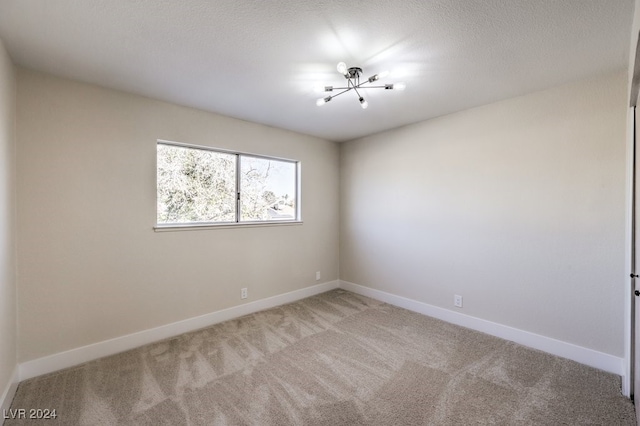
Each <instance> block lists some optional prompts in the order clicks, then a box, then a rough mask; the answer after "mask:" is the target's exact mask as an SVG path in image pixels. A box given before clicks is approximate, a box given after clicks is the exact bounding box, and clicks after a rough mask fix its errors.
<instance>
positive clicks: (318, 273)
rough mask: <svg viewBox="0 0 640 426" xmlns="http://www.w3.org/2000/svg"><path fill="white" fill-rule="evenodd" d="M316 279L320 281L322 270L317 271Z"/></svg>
mask: <svg viewBox="0 0 640 426" xmlns="http://www.w3.org/2000/svg"><path fill="white" fill-rule="evenodd" d="M316 281H320V271H318V272H316Z"/></svg>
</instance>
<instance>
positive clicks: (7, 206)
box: [0, 41, 17, 402]
mask: <svg viewBox="0 0 640 426" xmlns="http://www.w3.org/2000/svg"><path fill="white" fill-rule="evenodd" d="M15 110H16V82H15V74H14V68H13V64H12V62H11V59H10V58H9V55H8V54H7V52H6V50H5V49H4V45H3V44H2V41H0V397H1V396H2V394H3V393H4V391H5V389H6V388H7V386H8V384H9V382H10V380H11V375H12V374H13V371H14V369H15V367H16V342H17V336H16V333H17V328H16V273H15V272H16V268H15V265H16V262H15V247H16V244H15V209H16V202H15V167H14V164H15V113H16V111H15ZM0 402H2V401H0Z"/></svg>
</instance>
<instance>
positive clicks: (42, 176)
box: [17, 69, 339, 362]
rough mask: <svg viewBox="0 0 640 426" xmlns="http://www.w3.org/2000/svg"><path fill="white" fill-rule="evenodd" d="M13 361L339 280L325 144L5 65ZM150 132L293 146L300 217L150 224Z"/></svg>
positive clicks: (263, 149) (333, 161) (331, 150)
mask: <svg viewBox="0 0 640 426" xmlns="http://www.w3.org/2000/svg"><path fill="white" fill-rule="evenodd" d="M17 101H18V109H17V114H18V121H17V123H18V125H17V139H18V149H17V164H18V170H19V174H18V247H19V250H18V258H19V262H18V268H19V270H20V275H19V283H18V288H19V292H20V303H19V309H18V310H19V314H18V315H19V322H20V339H19V359H20V361H21V362H22V361H27V360H32V359H35V358H39V357H42V356H46V355H50V354H54V353H57V352H61V351H64V350H68V349H72V348H77V347H80V346H83V345H87V344H90V343H94V342H99V341H103V340H106V339H109V338H113V337H118V336H123V335H126V334H129V333H133V332H136V331H141V330H145V329H149V328H152V327H156V326H160V325H164V324H168V323H172V322H175V321H179V320H183V319H187V318H192V317H195V316H198V315H202V314H206V313H210V312H214V311H217V310H220V309H223V308H228V307H231V306H235V305H239V304H241V303H242V302H244V301H241V300H240V288H241V287H248V289H249V299H248V300H247V301H253V300H257V299H262V298H265V297H269V296H274V295H277V294H281V293H285V292H288V291H293V290H297V289H301V288H304V287H308V286H311V285H315V284H317V283H318V282H317V281H316V280H315V271H321V272H322V280H321V281H320V282H326V281H331V280H336V279H337V278H338V183H339V181H338V179H339V173H338V166H339V160H338V155H339V149H338V146H337V145H336V144H334V143H331V142H327V141H323V140H320V139H317V138H312V137H309V136H304V135H300V134H296V133H292V132H288V131H284V130H278V129H274V128H270V127H266V126H262V125H258V124H253V123H249V122H245V121H240V120H235V119H231V118H227V117H222V116H219V115H215V114H211V113H206V112H202V111H198V110H194V109H189V108H185V107H181V106H176V105H171V104H167V103H163V102H159V101H154V100H150V99H146V98H142V97H139V96H135V95H130V94H125V93H121V92H115V91H111V90H106V89H102V88H99V87H96V86H91V85H85V84H81V83H77V82H72V81H68V80H62V79H58V78H55V77H52V76H49V75H46V74H40V73H35V72H32V71H27V70H22V69H20V70H19V71H18V97H17ZM156 139H167V140H172V141H180V142H186V143H191V144H198V145H208V146H213V147H219V148H226V149H232V150H239V151H245V152H250V153H257V154H264V155H272V156H278V157H285V158H292V159H297V160H300V161H301V164H302V192H303V196H302V214H303V220H304V224H303V225H294V226H274V227H260V228H236V229H217V230H197V231H181V232H159V233H156V232H154V231H153V229H152V227H153V225H154V224H155V214H156V211H155V150H156Z"/></svg>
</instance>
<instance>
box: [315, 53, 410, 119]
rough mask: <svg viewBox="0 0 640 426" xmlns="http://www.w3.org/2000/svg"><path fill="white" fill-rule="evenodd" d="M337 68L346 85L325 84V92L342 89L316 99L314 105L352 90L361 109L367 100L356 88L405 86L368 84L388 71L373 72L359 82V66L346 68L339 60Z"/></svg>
mask: <svg viewBox="0 0 640 426" xmlns="http://www.w3.org/2000/svg"><path fill="white" fill-rule="evenodd" d="M337 68H338V72H339V73H340V74H342V75H344V78H346V79H347V86H346V87H333V86H325V87H324V91H325V92H333V91H334V90H342V91H341V92H339V93H336V94H335V95H329V96H327V97H324V98H320V99H318V100H317V101H316V105H318V106H322V105H324V104H326V103H327V102H329V101H330V100H331V99H333V98H335V97H336V96H339V95H342V94H343V93H346V92H348V91H350V90H354V91H355V92H356V96H358V100H359V101H360V106H361V107H362V109H366V108H367V107H368V106H369V102H367V100H366V99H365V98H364V97H363V96H362V95H360V92H359V91H358V89H385V90H404V89H405V87H406V85H405V84H404V83H392V84H382V85H378V86H368V84H371V83H373V82H375V81H378V80H380V79H381V78H384V77H386V76H387V75H388V74H389V72H388V71H384V72H381V73H380V74H374V75H372V76H371V77H369V78H368V79H366V80H364V81H363V82H360V75H361V74H362V68H360V67H351V68H347V64H345V63H344V62H340V63H339V64H338V67H337ZM365 84H367V86H365Z"/></svg>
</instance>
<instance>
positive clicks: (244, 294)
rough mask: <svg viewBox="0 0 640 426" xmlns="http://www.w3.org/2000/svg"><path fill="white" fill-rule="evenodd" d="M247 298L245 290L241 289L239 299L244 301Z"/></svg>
mask: <svg viewBox="0 0 640 426" xmlns="http://www.w3.org/2000/svg"><path fill="white" fill-rule="evenodd" d="M246 298H247V289H246V288H243V289H240V299H246Z"/></svg>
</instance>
